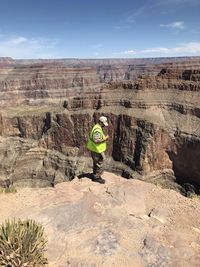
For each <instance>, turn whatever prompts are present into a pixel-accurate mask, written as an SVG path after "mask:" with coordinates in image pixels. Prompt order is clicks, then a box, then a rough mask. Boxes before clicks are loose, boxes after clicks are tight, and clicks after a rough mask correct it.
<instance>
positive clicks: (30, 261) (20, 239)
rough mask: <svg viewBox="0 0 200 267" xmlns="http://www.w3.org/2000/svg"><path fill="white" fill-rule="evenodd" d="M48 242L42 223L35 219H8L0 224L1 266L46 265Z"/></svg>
mask: <svg viewBox="0 0 200 267" xmlns="http://www.w3.org/2000/svg"><path fill="white" fill-rule="evenodd" d="M46 243H47V240H46V238H45V237H44V228H43V226H42V225H40V224H38V223H36V222H35V221H33V220H25V221H22V220H20V219H19V220H17V221H16V220H15V219H14V220H11V221H10V220H7V221H6V222H5V223H4V224H2V225H1V226H0V266H1V267H43V266H46V265H47V259H46V258H45V256H44V252H45V247H46Z"/></svg>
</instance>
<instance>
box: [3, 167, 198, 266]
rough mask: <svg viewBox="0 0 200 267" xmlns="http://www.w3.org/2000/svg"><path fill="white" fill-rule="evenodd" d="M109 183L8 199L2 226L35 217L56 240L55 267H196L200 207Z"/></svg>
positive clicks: (132, 184) (108, 176)
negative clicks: (12, 219) (4, 222)
mask: <svg viewBox="0 0 200 267" xmlns="http://www.w3.org/2000/svg"><path fill="white" fill-rule="evenodd" d="M103 177H104V178H105V180H106V183H105V184H104V185H102V184H98V183H95V182H92V181H91V180H90V179H89V178H81V179H78V178H75V179H74V180H73V181H71V182H65V183H60V184H58V185H56V187H55V188H40V189H39V188H32V189H31V188H21V189H18V192H17V193H16V194H4V193H1V194H0V203H1V205H0V214H1V217H0V222H1V223H2V222H3V221H4V220H5V219H7V218H11V217H15V218H32V219H35V220H36V221H38V222H40V223H42V224H43V225H44V227H45V232H46V235H47V236H48V250H47V257H48V259H49V266H50V267H67V266H71V267H96V266H106V267H110V266H115V267H117V266H119V267H153V266H154V267H162V266H163V267H164V266H167V267H174V266H176V267H187V266H188V267H189V266H190V267H195V266H199V263H200V201H199V198H197V197H196V198H193V199H189V198H185V197H184V196H182V195H180V194H179V193H177V192H175V191H173V190H169V189H162V188H161V187H159V186H156V185H153V184H150V183H146V182H143V181H139V180H136V179H134V180H127V179H124V178H122V177H119V176H116V175H114V174H112V173H107V172H105V173H104V175H103Z"/></svg>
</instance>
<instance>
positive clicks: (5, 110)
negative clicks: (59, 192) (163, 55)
mask: <svg viewBox="0 0 200 267" xmlns="http://www.w3.org/2000/svg"><path fill="white" fill-rule="evenodd" d="M171 61H172V63H169V60H168V59H167V60H166V63H165V62H153V63H152V62H150V63H148V62H146V63H145V62H143V64H141V62H140V64H139V63H133V62H132V65H130V62H125V61H119V65H117V64H116V61H113V62H114V63H113V65H112V64H111V65H110V66H108V65H103V64H100V65H99V66H98V62H89V61H88V62H87V61H85V62H82V63H81V62H79V66H77V64H76V63H77V62H71V63H70V64H71V65H70V67H69V65H67V64H66V62H64V61H63V62H59V63H55V62H53V63H52V62H49V63H47V62H46V63H42V64H40V65H39V63H37V64H34V65H26V64H22V63H20V64H21V65H18V64H16V62H15V64H14V63H13V65H12V64H8V65H6V66H5V67H1V69H0V96H1V98H0V103H1V110H0V135H1V140H0V141H1V143H0V157H1V159H2V160H1V170H0V171H1V180H6V179H10V180H12V181H13V182H14V183H17V184H20V185H23V184H24V185H27V184H28V185H31V184H32V185H40V186H45V185H54V184H55V183H57V182H60V181H65V180H71V179H72V178H73V177H74V176H75V175H79V174H80V173H81V172H84V171H85V172H87V171H88V170H90V168H91V160H90V158H89V157H88V156H89V152H88V151H87V150H86V147H85V144H86V142H87V138H88V133H89V131H90V129H91V127H92V124H93V123H94V122H95V121H97V120H98V117H99V116H100V115H101V114H104V115H106V116H107V117H108V118H109V127H108V129H107V131H108V134H109V136H110V139H109V142H108V151H107V156H108V158H107V164H106V168H107V169H108V170H110V171H115V172H120V173H124V175H125V176H127V177H129V178H130V177H131V176H132V177H135V176H138V175H139V176H141V178H142V179H146V180H151V181H152V182H159V181H161V180H162V179H163V177H165V178H164V179H165V180H166V183H167V181H168V185H170V187H171V186H172V185H171V184H173V183H172V182H173V181H175V180H176V179H178V182H179V183H185V182H192V183H194V184H195V185H199V184H200V176H199V173H200V169H199V168H200V167H199V164H198V159H199V156H200V155H199V151H200V149H199V148H200V147H199V143H200V106H199V103H200V83H199V80H200V60H199V58H194V59H187V60H186V59H184V60H183V59H181V60H180V62H173V60H172V59H171ZM23 63H24V62H23ZM104 63H105V62H104ZM68 64H69V62H68ZM175 177H176V178H175ZM172 187H174V186H172Z"/></svg>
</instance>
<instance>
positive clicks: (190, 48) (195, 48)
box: [118, 42, 200, 56]
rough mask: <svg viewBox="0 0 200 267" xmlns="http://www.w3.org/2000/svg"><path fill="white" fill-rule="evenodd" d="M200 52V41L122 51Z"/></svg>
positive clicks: (169, 53) (158, 52) (129, 52)
mask: <svg viewBox="0 0 200 267" xmlns="http://www.w3.org/2000/svg"><path fill="white" fill-rule="evenodd" d="M198 53H200V42H189V43H185V44H182V45H179V46H176V47H172V48H168V47H157V48H149V49H143V50H127V51H123V52H120V53H118V54H121V55H144V54H159V56H160V55H174V56H176V55H186V54H187V55H188V54H193V55H195V54H198Z"/></svg>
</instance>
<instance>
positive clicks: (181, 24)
mask: <svg viewBox="0 0 200 267" xmlns="http://www.w3.org/2000/svg"><path fill="white" fill-rule="evenodd" d="M160 27H166V28H174V29H179V30H183V29H185V24H184V21H174V22H172V23H169V24H160Z"/></svg>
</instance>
